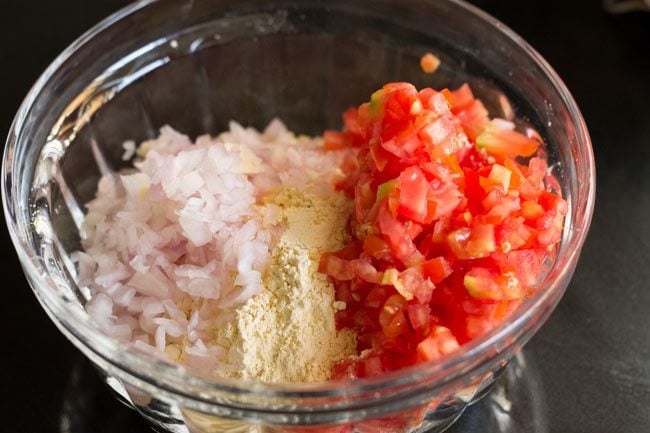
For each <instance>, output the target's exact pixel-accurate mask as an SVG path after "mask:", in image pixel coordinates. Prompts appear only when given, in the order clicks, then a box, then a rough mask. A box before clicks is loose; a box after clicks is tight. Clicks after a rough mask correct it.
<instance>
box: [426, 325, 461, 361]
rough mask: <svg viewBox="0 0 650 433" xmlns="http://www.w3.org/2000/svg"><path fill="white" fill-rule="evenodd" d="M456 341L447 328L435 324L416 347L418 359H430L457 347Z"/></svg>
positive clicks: (450, 351)
mask: <svg viewBox="0 0 650 433" xmlns="http://www.w3.org/2000/svg"><path fill="white" fill-rule="evenodd" d="M458 347H459V345H458V341H457V340H456V338H455V337H454V335H453V334H452V333H451V331H450V330H449V329H448V328H445V327H444V326H436V327H435V328H434V329H433V331H431V334H429V336H428V337H427V338H425V339H424V340H422V341H421V342H420V343H419V344H418V347H417V353H418V359H419V360H421V361H432V360H434V359H438V358H440V357H442V356H444V355H447V354H449V353H452V352H453V351H454V350H456V349H458Z"/></svg>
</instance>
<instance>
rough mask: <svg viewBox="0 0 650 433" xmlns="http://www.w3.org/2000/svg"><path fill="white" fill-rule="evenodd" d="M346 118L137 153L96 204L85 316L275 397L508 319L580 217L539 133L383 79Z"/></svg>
mask: <svg viewBox="0 0 650 433" xmlns="http://www.w3.org/2000/svg"><path fill="white" fill-rule="evenodd" d="M343 120H344V129H343V130H342V131H329V130H328V131H325V132H324V134H323V137H322V138H318V137H317V138H310V137H304V136H296V135H295V134H294V133H292V132H290V131H288V130H287V129H286V128H285V127H284V125H283V124H282V123H281V122H280V121H274V122H272V123H271V124H270V125H269V126H268V127H267V129H266V130H265V131H264V132H262V133H260V132H257V131H255V130H253V129H250V128H243V127H242V126H240V125H238V124H237V123H234V122H233V123H231V126H230V130H229V131H228V132H225V133H223V134H221V135H219V136H217V137H216V138H211V137H209V136H202V137H199V138H198V139H197V140H196V143H192V142H191V141H190V140H189V139H188V138H187V137H186V136H184V135H182V134H179V133H178V132H176V131H174V130H172V129H171V128H168V127H166V128H163V129H162V130H161V134H160V136H159V137H158V138H157V139H155V140H151V141H147V142H144V143H142V144H141V145H140V146H139V147H138V149H137V155H138V157H137V158H136V161H135V163H134V168H135V171H128V172H123V173H120V174H118V175H112V174H111V175H106V176H104V177H103V178H102V179H101V181H100V183H99V186H98V190H97V194H96V197H95V199H94V200H92V201H91V202H89V203H88V204H87V208H88V214H87V215H86V219H85V230H86V233H87V237H86V239H85V241H84V251H79V252H77V253H76V254H75V260H76V261H77V263H78V267H79V279H80V283H81V284H84V285H86V286H88V287H89V288H90V289H91V292H92V295H93V296H92V300H91V301H90V302H89V303H88V305H87V307H86V308H87V311H88V313H89V314H90V315H91V316H92V317H93V318H94V319H95V321H96V322H97V323H98V324H99V325H100V326H101V328H102V329H103V330H104V332H106V333H108V334H109V335H111V336H112V337H114V338H117V339H119V340H121V341H124V342H126V343H129V344H132V345H133V346H135V347H137V348H139V349H141V350H144V351H147V352H151V353H153V354H156V355H158V356H162V357H165V358H166V359H169V360H172V361H178V362H181V363H183V364H185V365H186V366H188V367H189V368H191V369H195V370H197V371H201V372H207V373H209V374H215V375H221V376H231V377H240V378H245V379H253V380H259V381H264V382H280V383H282V382H314V381H324V380H328V379H354V378H358V377H368V376H377V375H381V374H383V373H385V372H387V371H391V370H396V369H400V368H403V367H407V366H410V365H414V364H417V363H422V362H427V361H431V360H434V359H437V358H439V357H442V356H444V355H447V354H450V353H452V352H453V351H455V350H456V349H457V348H458V347H459V346H460V345H461V344H463V343H465V342H467V341H469V340H471V339H473V338H476V337H478V336H480V335H482V334H484V333H486V332H488V331H489V330H490V329H492V328H494V327H495V326H497V325H499V324H500V323H501V322H503V321H504V320H507V318H508V315H509V313H510V312H512V311H513V310H514V309H516V307H517V306H518V305H519V304H520V302H521V301H522V300H523V299H524V298H525V297H526V296H528V295H529V294H531V293H533V292H534V291H535V283H536V282H537V281H538V280H539V279H540V277H541V276H542V273H543V264H544V262H545V261H547V260H553V259H554V256H555V250H556V248H557V245H558V243H559V241H560V239H561V234H562V229H563V223H564V218H565V216H566V213H567V203H566V202H565V201H564V200H563V199H562V197H561V196H560V194H559V188H558V186H557V182H556V181H555V179H554V178H553V176H552V175H551V174H550V173H549V171H548V168H547V166H546V162H545V160H544V159H543V158H541V157H539V156H535V155H536V152H537V151H538V148H539V147H540V145H541V144H542V143H541V141H540V139H539V137H538V136H536V135H535V134H533V133H529V134H528V135H525V134H522V133H520V132H517V131H516V130H515V125H514V123H512V122H510V121H508V120H503V119H490V118H489V116H488V112H487V110H486V109H485V107H484V106H483V104H482V102H481V101H480V100H478V99H475V98H474V96H473V93H472V91H471V89H470V87H469V86H468V85H464V86H462V87H460V88H459V89H457V90H455V91H453V92H451V91H449V90H447V89H444V90H442V91H436V90H433V89H431V88H424V89H422V90H419V91H418V90H417V89H416V88H415V87H414V86H413V85H411V84H409V83H389V84H387V85H385V86H384V87H383V88H382V89H380V90H378V91H377V92H375V93H373V94H372V96H371V98H370V101H369V102H367V103H364V104H361V105H360V106H359V107H358V108H352V109H350V110H348V111H346V112H345V113H344V114H343ZM133 150H134V149H133V148H132V147H130V146H128V148H127V154H126V155H125V156H126V157H129V156H130V154H131V153H132V152H133Z"/></svg>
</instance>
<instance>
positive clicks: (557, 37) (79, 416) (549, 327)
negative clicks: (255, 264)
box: [0, 0, 650, 433]
mask: <svg viewBox="0 0 650 433" xmlns="http://www.w3.org/2000/svg"><path fill="white" fill-rule="evenodd" d="M473 3H475V4H477V5H478V6H480V7H482V8H484V9H485V10H487V11H488V12H490V13H492V14H493V15H495V16H496V17H498V18H500V19H501V20H502V21H504V22H505V23H506V24H507V25H509V26H510V27H512V28H513V29H514V30H515V31H517V32H518V33H519V34H520V35H522V36H523V37H524V38H525V39H526V40H528V42H530V43H531V44H532V45H533V46H534V47H535V48H537V50H538V51H540V52H541V54H542V55H543V56H544V57H545V58H546V59H547V60H548V61H549V63H550V64H551V65H553V66H554V68H555V69H556V70H557V71H558V73H559V74H560V76H561V77H562V78H563V79H564V81H565V82H566V84H567V86H568V87H569V89H570V90H571V91H572V93H573V95H574V96H575V98H576V100H577V101H578V104H579V106H580V107H581V109H582V112H583V114H584V117H585V119H586V121H587V125H588V126H589V129H590V132H591V136H592V139H593V144H594V151H595V154H596V162H597V168H598V198H597V201H596V211H595V214H594V219H593V224H592V227H591V232H590V234H589V237H588V239H587V243H586V245H585V248H584V250H583V253H582V258H581V260H580V263H579V265H578V269H577V271H576V273H575V276H574V278H573V280H572V282H571V284H570V286H569V289H568V291H567V293H566V295H565V296H564V298H563V299H562V301H561V303H560V305H559V307H558V309H557V311H556V312H555V313H554V314H553V316H552V317H551V318H550V320H549V321H548V323H547V324H546V325H545V326H544V327H543V329H542V330H541V331H540V332H539V333H538V334H537V335H536V336H535V337H534V338H533V339H532V340H531V342H530V343H529V344H528V345H527V346H526V348H525V349H524V351H523V354H522V356H520V357H519V358H517V359H516V361H515V362H514V365H513V366H512V368H510V369H509V370H508V375H507V377H506V378H505V379H504V380H503V381H502V383H501V384H500V386H499V387H497V389H496V390H495V392H493V393H492V394H491V395H490V397H489V398H487V399H485V400H483V401H482V402H481V403H479V404H477V405H475V406H473V407H471V408H470V409H469V410H468V411H467V412H466V414H465V415H464V416H463V417H462V418H461V421H460V422H459V423H458V424H457V425H456V426H455V427H454V428H452V429H451V431H453V432H454V433H468V432H481V433H493V432H551V433H572V432H586V433H604V432H626V433H631V432H638V433H645V432H650V284H649V283H648V282H649V281H650V218H649V217H648V215H650V107H649V106H648V101H650V13H648V14H643V13H633V14H629V15H625V16H616V17H614V16H610V15H607V14H605V13H604V12H603V11H602V8H601V5H600V1H598V0H564V1H561V0H546V1H542V0H530V1H518V0H499V1H497V0H475V1H474V2H473ZM125 4H126V2H125V1H124V0H92V1H87V0H67V1H65V2H54V1H40V2H38V1H32V2H26V1H22V0H8V1H5V2H3V5H2V13H0V41H2V47H1V48H0V65H2V67H0V77H1V78H2V82H4V83H5V85H4V86H3V88H2V92H1V93H0V96H1V98H0V101H2V102H1V103H0V136H2V137H6V134H7V131H8V129H9V125H10V122H11V119H12V118H13V115H14V113H15V111H16V110H17V108H18V106H19V104H20V101H21V100H22V98H23V97H24V95H25V94H26V93H27V91H28V90H29V87H30V86H31V84H32V83H33V82H34V81H35V80H36V78H37V77H38V75H39V74H40V73H41V72H42V71H43V70H44V69H45V67H46V66H47V65H48V64H49V63H50V62H51V61H52V60H53V59H54V57H55V56H56V55H57V54H58V53H59V52H60V51H62V50H63V49H64V48H65V47H66V46H67V45H68V44H69V43H70V42H72V41H73V40H74V39H75V38H76V37H77V36H79V35H80V34H81V33H82V32H83V31H85V30H87V29H88V28H90V27H91V26H92V25H93V24H94V23H96V22H97V21H99V20H100V19H101V18H103V17H104V16H106V15H108V14H109V13H111V12H112V11H114V10H117V9H118V8H120V7H122V6H123V5H125ZM2 226H3V227H4V224H3V225H2ZM0 241H1V242H2V247H3V250H2V251H3V256H2V257H3V259H4V260H3V265H2V269H3V270H4V275H3V279H4V283H3V291H4V292H5V293H7V294H8V297H7V298H4V299H3V302H1V303H0V311H1V312H2V314H0V318H1V319H0V320H1V323H2V327H3V328H5V329H7V331H5V335H6V336H5V338H6V340H5V342H4V343H3V344H2V348H3V350H2V353H3V355H2V358H1V359H2V361H1V364H0V367H1V368H0V371H1V374H2V377H1V379H0V383H2V384H3V387H4V389H5V390H6V391H7V394H6V395H5V397H6V398H5V402H4V403H3V404H2V409H1V410H0V431H3V432H4V431H6V432H11V433H19V432H29V433H41V432H42V433H45V432H47V433H50V432H61V433H63V432H66V433H104V432H105V433H109V432H110V433H130V432H147V431H149V430H148V429H147V426H146V425H145V423H144V422H143V421H141V420H140V418H139V417H138V416H137V415H136V414H135V413H133V412H131V411H129V410H128V409H126V408H124V407H122V406H121V405H120V404H119V403H118V402H117V401H116V400H114V399H113V398H112V397H111V395H110V394H109V392H108V390H107V388H105V387H104V386H103V385H102V384H101V383H100V382H99V379H98V378H97V376H96V375H95V374H94V372H93V371H92V367H90V366H89V364H88V363H87V362H86V361H85V360H84V359H83V358H82V357H81V355H80V354H79V353H78V352H77V351H76V350H75V349H74V348H73V347H72V345H71V344H69V343H68V342H67V341H66V340H65V338H64V337H63V336H62V335H61V334H60V333H59V332H58V331H57V330H56V328H55V327H54V326H53V324H52V323H51V322H50V321H49V319H48V318H47V317H46V315H45V313H44V312H43V310H42V309H41V308H40V306H39V305H38V304H37V302H36V299H35V298H34V296H33V295H32V293H31V290H30V289H29V287H28V286H27V283H26V282H25V280H24V277H23V275H22V270H21V268H20V266H19V264H18V260H17V258H16V256H15V253H14V251H13V246H12V245H11V243H10V241H9V238H8V234H7V232H6V229H4V228H3V229H2V230H0ZM17 323H24V326H23V327H22V328H18V327H17V326H16V324H17ZM522 372H524V373H525V374H521V373H522ZM506 393H507V395H508V396H510V400H511V401H512V405H510V404H509V400H507V399H505V398H504V396H505V395H506Z"/></svg>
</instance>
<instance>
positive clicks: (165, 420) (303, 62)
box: [2, 0, 595, 433]
mask: <svg viewBox="0 0 650 433" xmlns="http://www.w3.org/2000/svg"><path fill="white" fill-rule="evenodd" d="M428 51H431V52H433V53H435V54H436V55H437V56H438V57H439V58H440V59H441V60H442V64H441V67H440V68H439V70H438V71H437V72H436V73H435V74H433V75H429V74H423V73H422V71H421V70H420V66H419V58H420V56H421V55H423V54H424V53H425V52H428ZM398 80H399V81H410V82H412V83H414V84H416V85H417V86H418V87H422V86H432V87H436V88H443V87H450V88H455V87H457V86H459V85H460V84H461V83H463V82H469V83H470V84H471V86H472V87H473V88H474V89H475V93H476V94H477V95H478V97H480V98H481V99H483V101H484V102H485V103H486V106H487V107H488V109H489V110H490V112H491V114H492V115H493V116H501V117H503V116H509V115H511V114H513V113H514V115H515V119H516V123H517V126H518V127H519V128H521V129H524V128H534V129H535V130H537V131H538V132H539V133H540V134H541V136H542V137H544V139H545V142H546V148H545V152H546V155H547V157H548V160H549V163H550V166H551V167H552V168H553V172H554V174H555V175H556V176H557V179H558V180H559V183H560V186H561V189H562V192H563V194H564V196H565V198H566V199H567V200H568V202H569V204H570V209H569V216H568V218H567V222H566V227H565V230H564V233H563V239H562V243H561V246H560V248H559V254H558V258H557V260H556V262H555V263H554V264H552V265H549V266H548V269H547V270H546V272H545V274H544V277H543V280H542V281H541V282H540V287H541V289H540V290H539V291H538V292H537V293H536V294H535V295H534V296H532V297H531V298H530V299H528V300H527V301H526V302H524V303H523V304H522V306H521V307H520V308H519V309H518V310H517V311H516V312H515V313H514V314H513V315H512V316H511V318H510V320H509V321H508V322H507V323H503V324H502V325H501V326H499V327H498V328H497V329H494V330H493V331H491V332H489V333H487V334H485V335H484V336H482V337H480V338H478V339H476V340H474V341H471V342H470V343H468V344H466V345H464V346H463V347H462V349H461V350H459V351H458V352H457V353H455V354H454V355H453V356H451V357H446V358H443V359H440V360H438V361H436V362H432V363H428V364H423V365H418V366H416V367H412V368H408V369H404V370H401V371H397V372H393V373H391V374H386V375H385V376H383V377H380V378H373V379H363V380H357V381H350V382H336V383H317V384H288V385H269V384H264V383H253V382H245V381H242V380H234V379H233V380H226V379H223V380H216V379H214V378H208V377H201V376H198V375H196V374H193V373H192V372H189V371H187V370H186V369H185V368H183V367H182V366H179V365H174V364H170V363H166V362H163V361H160V360H158V359H154V358H152V357H150V356H148V355H146V354H143V353H140V352H138V351H136V350H134V349H132V348H128V347H125V346H123V345H120V344H118V343H117V342H116V341H113V340H111V339H110V338H108V337H107V336H105V335H104V334H102V333H101V332H100V331H99V329H98V328H97V326H96V325H95V324H94V323H93V321H92V320H90V318H89V317H88V315H87V314H86V312H85V310H84V308H83V307H84V304H86V302H88V297H89V292H88V290H87V289H86V288H84V287H78V285H77V284H76V283H75V281H76V269H75V267H74V265H73V263H72V261H71V260H70V257H69V255H70V253H71V252H72V251H74V250H75V249H78V248H80V237H81V236H83V233H82V232H81V230H82V228H81V227H82V224H81V223H82V221H83V215H84V207H83V205H82V204H83V203H85V202H86V201H88V200H89V199H90V198H91V197H92V196H93V194H94V191H95V188H96V185H97V181H98V179H99V177H100V176H101V175H102V174H106V173H110V172H111V171H115V170H119V169H120V168H122V167H124V166H125V164H127V163H126V162H124V161H122V159H121V154H122V147H121V144H122V143H123V141H125V140H135V141H140V140H144V139H147V138H151V137H153V136H155V135H156V133H157V129H158V128H159V127H161V126H162V125H165V124H169V125H171V126H173V127H174V128H176V129H178V130H180V131H182V132H184V133H186V134H189V135H190V136H192V137H195V136H197V135H199V134H202V133H205V132H210V133H213V134H214V133H217V132H219V131H220V130H223V129H224V128H225V127H226V125H227V122H228V121H229V120H230V119H236V120H238V121H239V122H241V123H243V124H247V125H252V126H255V127H257V128H261V127H263V126H264V125H265V124H266V123H267V122H269V121H270V120H271V119H272V118H273V117H279V118H281V119H283V120H284V121H285V122H286V123H287V125H288V126H289V127H290V128H291V129H293V130H294V131H298V132H301V133H307V134H319V133H320V132H321V131H322V130H323V128H335V127H340V124H341V119H340V115H341V113H342V112H343V110H344V109H346V108H348V107H349V106H352V105H358V104H359V103H360V102H362V101H364V100H366V99H367V97H368V95H369V94H370V93H371V92H372V91H373V90H375V89H377V88H379V87H380V86H381V85H382V84H384V83H385V82H388V81H398ZM2 192H3V198H4V210H5V214H6V219H7V224H8V226H9V231H10V233H11V237H12V239H13V242H14V243H15V246H16V249H17V251H18V256H19V258H20V261H21V263H22V265H23V268H24V271H25V275H26V276H27V279H28V280H29V283H30V284H31V286H32V288H33V290H34V293H35V294H36V296H37V298H38V300H39V301H40V303H41V304H42V306H43V307H44V309H45V311H46V312H47V314H48V315H49V316H50V317H51V319H52V321H53V322H54V323H55V324H56V325H57V326H58V328H59V329H60V330H61V332H63V334H65V335H66V337H68V338H69V339H70V340H71V341H72V342H73V343H74V344H75V346H77V347H78V348H79V349H80V350H81V351H82V352H83V353H84V354H85V355H86V356H87V357H88V358H90V360H91V361H92V362H93V363H94V364H95V365H96V366H97V368H98V370H99V371H100V372H101V374H102V375H103V377H104V378H105V381H106V383H107V384H108V385H109V386H110V387H111V389H113V390H114V391H115V393H116V394H117V395H118V397H119V398H120V399H121V400H122V401H124V402H125V403H126V404H128V405H129V406H131V407H133V408H135V409H136V410H137V411H139V412H140V413H141V414H142V415H143V416H144V417H146V418H147V419H148V420H149V421H150V422H151V423H152V424H153V425H154V427H155V428H157V429H159V430H167V431H171V432H294V433H297V432H326V433H328V432H331V433H344V432H345V433H348V432H355V431H356V432H364V433H365V432H385V433H401V432H412V431H415V432H424V431H431V432H437V431H442V430H444V429H445V428H446V427H448V426H449V425H451V423H453V421H454V420H455V419H457V418H458V417H459V416H460V414H461V413H462V412H463V410H464V409H465V408H466V407H467V405H469V404H471V403H472V402H474V401H476V400H477V399H479V398H480V397H481V396H483V395H485V393H486V392H487V391H488V390H489V388H490V386H491V384H493V383H494V381H495V379H496V378H497V377H498V376H499V374H500V373H501V372H502V371H503V369H504V368H505V366H506V365H507V363H508V360H509V359H510V358H511V357H512V356H513V355H514V354H515V353H516V352H517V351H518V350H519V349H520V348H521V347H522V345H523V344H524V343H525V342H526V341H528V339H529V338H530V337H531V336H532V335H533V334H534V333H535V332H536V331H537V330H538V329H539V327H540V326H541V325H542V323H543V322H544V321H545V320H546V319H547V318H548V316H549V314H550V313H551V311H552V310H553V309H554V308H555V306H556V304H557V302H558V301H559V299H560V297H561V296H562V294H563V292H564V290H565V289H566V287H567V285H568V283H569V280H570V278H571V276H572V274H573V271H574V269H575V266H576V262H577V260H578V256H579V254H580V250H581V248H582V245H583V242H584V240H585V236H586V233H587V229H588V227H589V223H590V219H591V214H592V211H593V204H594V194H595V173H594V160H593V154H592V150H591V146H590V141H589V136H588V133H587V130H586V127H585V124H584V121H583V119H582V117H581V115H580V112H579V110H578V108H577V107H576V104H575V102H574V100H573V99H572V97H571V95H570V94H569V92H568V91H567V89H566V88H565V86H564V84H563V83H562V82H561V80H560V79H559V78H558V76H557V75H556V74H555V73H554V72H553V70H552V69H551V68H550V67H549V66H548V64H547V63H546V62H545V61H544V60H543V59H542V58H541V57H540V56H539V54H537V53H536V52H535V51H534V50H533V49H532V48H530V47H529V46H528V45H527V44H526V43H525V42H524V41H523V40H522V39H521V38H520V37H519V36H517V35H516V34H514V33H513V32H512V31H511V30H509V29H508V28H507V27H505V26H504V25H503V24H501V23H500V22H498V21H497V20H495V19H494V18H491V17H490V16H488V15H486V14H485V13H483V12H481V11H480V10H478V9H476V8H474V7H472V6H470V5H467V4H465V3H462V2H460V1H457V0H409V1H399V2H398V1H389V0H322V1H319V0H292V1H277V2H268V1H266V0H193V1H192V0H187V1H179V0H158V1H153V0H145V1H140V2H137V3H134V4H133V5H131V6H128V7H127V8H125V9H123V10H121V11H119V12H118V13H116V14H115V15H113V16H111V17H109V18H108V19H106V20H105V21H103V22H102V23H100V24H98V25H97V26H96V27H94V28H93V29H92V30H90V31H89V32H88V33H86V34H85V35H84V36H82V37H81V38H80V39H79V40H77V41H76V42H75V43H74V44H73V45H71V46H70V47H69V48H68V49H67V50H65V51H64V52H63V53H62V54H61V55H60V56H59V57H58V58H57V59H56V60H55V61H54V63H53V64H52V65H51V66H50V67H49V68H48V69H47V70H46V71H45V73H44V74H43V76H42V77H41V78H40V79H39V80H38V82H37V83H36V85H35V86H34V87H33V89H32V90H31V91H30V93H29V95H28V96H27V98H26V99H25V101H24V103H23V104H22V106H21V107H20V110H19V111H18V114H17V116H16V119H15V122H14V124H13V127H12V129H11V132H10V135H9V139H8V143H7V147H6V149H5V154H4V161H3V172H2ZM515 404H516V402H515Z"/></svg>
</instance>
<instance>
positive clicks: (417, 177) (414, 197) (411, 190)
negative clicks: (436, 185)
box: [397, 167, 429, 223]
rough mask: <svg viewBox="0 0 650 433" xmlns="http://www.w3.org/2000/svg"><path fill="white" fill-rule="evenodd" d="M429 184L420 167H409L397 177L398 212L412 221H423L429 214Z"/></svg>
mask: <svg viewBox="0 0 650 433" xmlns="http://www.w3.org/2000/svg"><path fill="white" fill-rule="evenodd" d="M428 189H429V184H428V182H427V180H426V178H425V177H424V173H422V170H420V168H419V167H409V168H407V169H406V170H404V171H403V172H402V173H401V174H400V175H399V178H398V179H397V191H398V192H399V204H398V206H397V213H398V214H399V215H401V216H403V217H405V218H409V219H411V220H412V221H415V222H418V223H422V222H424V219H425V218H426V216H427V193H428Z"/></svg>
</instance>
